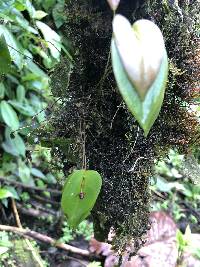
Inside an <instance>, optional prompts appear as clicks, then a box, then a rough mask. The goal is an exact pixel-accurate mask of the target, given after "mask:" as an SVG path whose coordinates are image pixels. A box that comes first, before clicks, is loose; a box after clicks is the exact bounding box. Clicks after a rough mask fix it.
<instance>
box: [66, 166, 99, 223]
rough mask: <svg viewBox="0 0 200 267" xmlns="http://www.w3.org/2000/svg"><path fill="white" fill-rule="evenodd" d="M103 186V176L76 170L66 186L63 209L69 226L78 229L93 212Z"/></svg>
mask: <svg viewBox="0 0 200 267" xmlns="http://www.w3.org/2000/svg"><path fill="white" fill-rule="evenodd" d="M101 185H102V180H101V176H100V174H99V173H98V172H96V171H92V170H76V171H74V172H73V173H72V174H71V175H69V177H68V178H67V181H66V183H65V185H64V189H63V193H62V199H61V207H62V209H63V211H64V213H65V215H66V216H67V220H68V224H69V226H70V227H72V228H76V227H77V226H78V224H79V223H80V222H81V221H83V220H84V219H85V218H86V217H87V216H88V215H89V214H90V211H91V210H92V208H93V206H94V204H95V202H96V199H97V197H98V194H99V192H100V189H101Z"/></svg>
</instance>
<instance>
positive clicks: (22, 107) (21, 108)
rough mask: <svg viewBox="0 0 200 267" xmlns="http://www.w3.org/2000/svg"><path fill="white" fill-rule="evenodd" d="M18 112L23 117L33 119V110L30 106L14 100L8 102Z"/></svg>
mask: <svg viewBox="0 0 200 267" xmlns="http://www.w3.org/2000/svg"><path fill="white" fill-rule="evenodd" d="M8 102H9V103H10V104H11V105H12V106H13V107H14V108H15V109H16V110H17V111H18V112H20V113H21V114H23V115H25V116H29V117H33V116H34V115H35V111H34V109H33V108H32V107H31V105H29V104H26V103H23V104H22V103H20V102H17V101H16V100H9V101H8Z"/></svg>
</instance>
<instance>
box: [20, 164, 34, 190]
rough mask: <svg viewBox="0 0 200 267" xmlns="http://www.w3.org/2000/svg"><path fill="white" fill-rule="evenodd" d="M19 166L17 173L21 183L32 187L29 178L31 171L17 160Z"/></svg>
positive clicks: (32, 183)
mask: <svg viewBox="0 0 200 267" xmlns="http://www.w3.org/2000/svg"><path fill="white" fill-rule="evenodd" d="M18 163H19V166H18V173H19V178H20V180H21V181H22V183H24V184H27V185H31V186H34V185H35V184H34V182H33V179H32V177H31V170H30V168H29V167H28V166H26V164H25V163H24V162H23V161H22V160H19V162H18Z"/></svg>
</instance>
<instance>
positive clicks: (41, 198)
mask: <svg viewBox="0 0 200 267" xmlns="http://www.w3.org/2000/svg"><path fill="white" fill-rule="evenodd" d="M33 198H34V199H36V200H38V201H40V202H45V203H50V204H52V205H54V206H60V203H59V202H57V201H55V200H52V199H48V198H44V197H41V196H37V195H34V196H33Z"/></svg>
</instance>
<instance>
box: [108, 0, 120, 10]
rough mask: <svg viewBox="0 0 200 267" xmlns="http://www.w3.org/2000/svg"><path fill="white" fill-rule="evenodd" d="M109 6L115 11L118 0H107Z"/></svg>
mask: <svg viewBox="0 0 200 267" xmlns="http://www.w3.org/2000/svg"><path fill="white" fill-rule="evenodd" d="M107 1H108V4H109V5H110V8H111V9H112V10H113V11H115V10H116V9H117V7H118V5H119V2H120V0H107Z"/></svg>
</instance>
